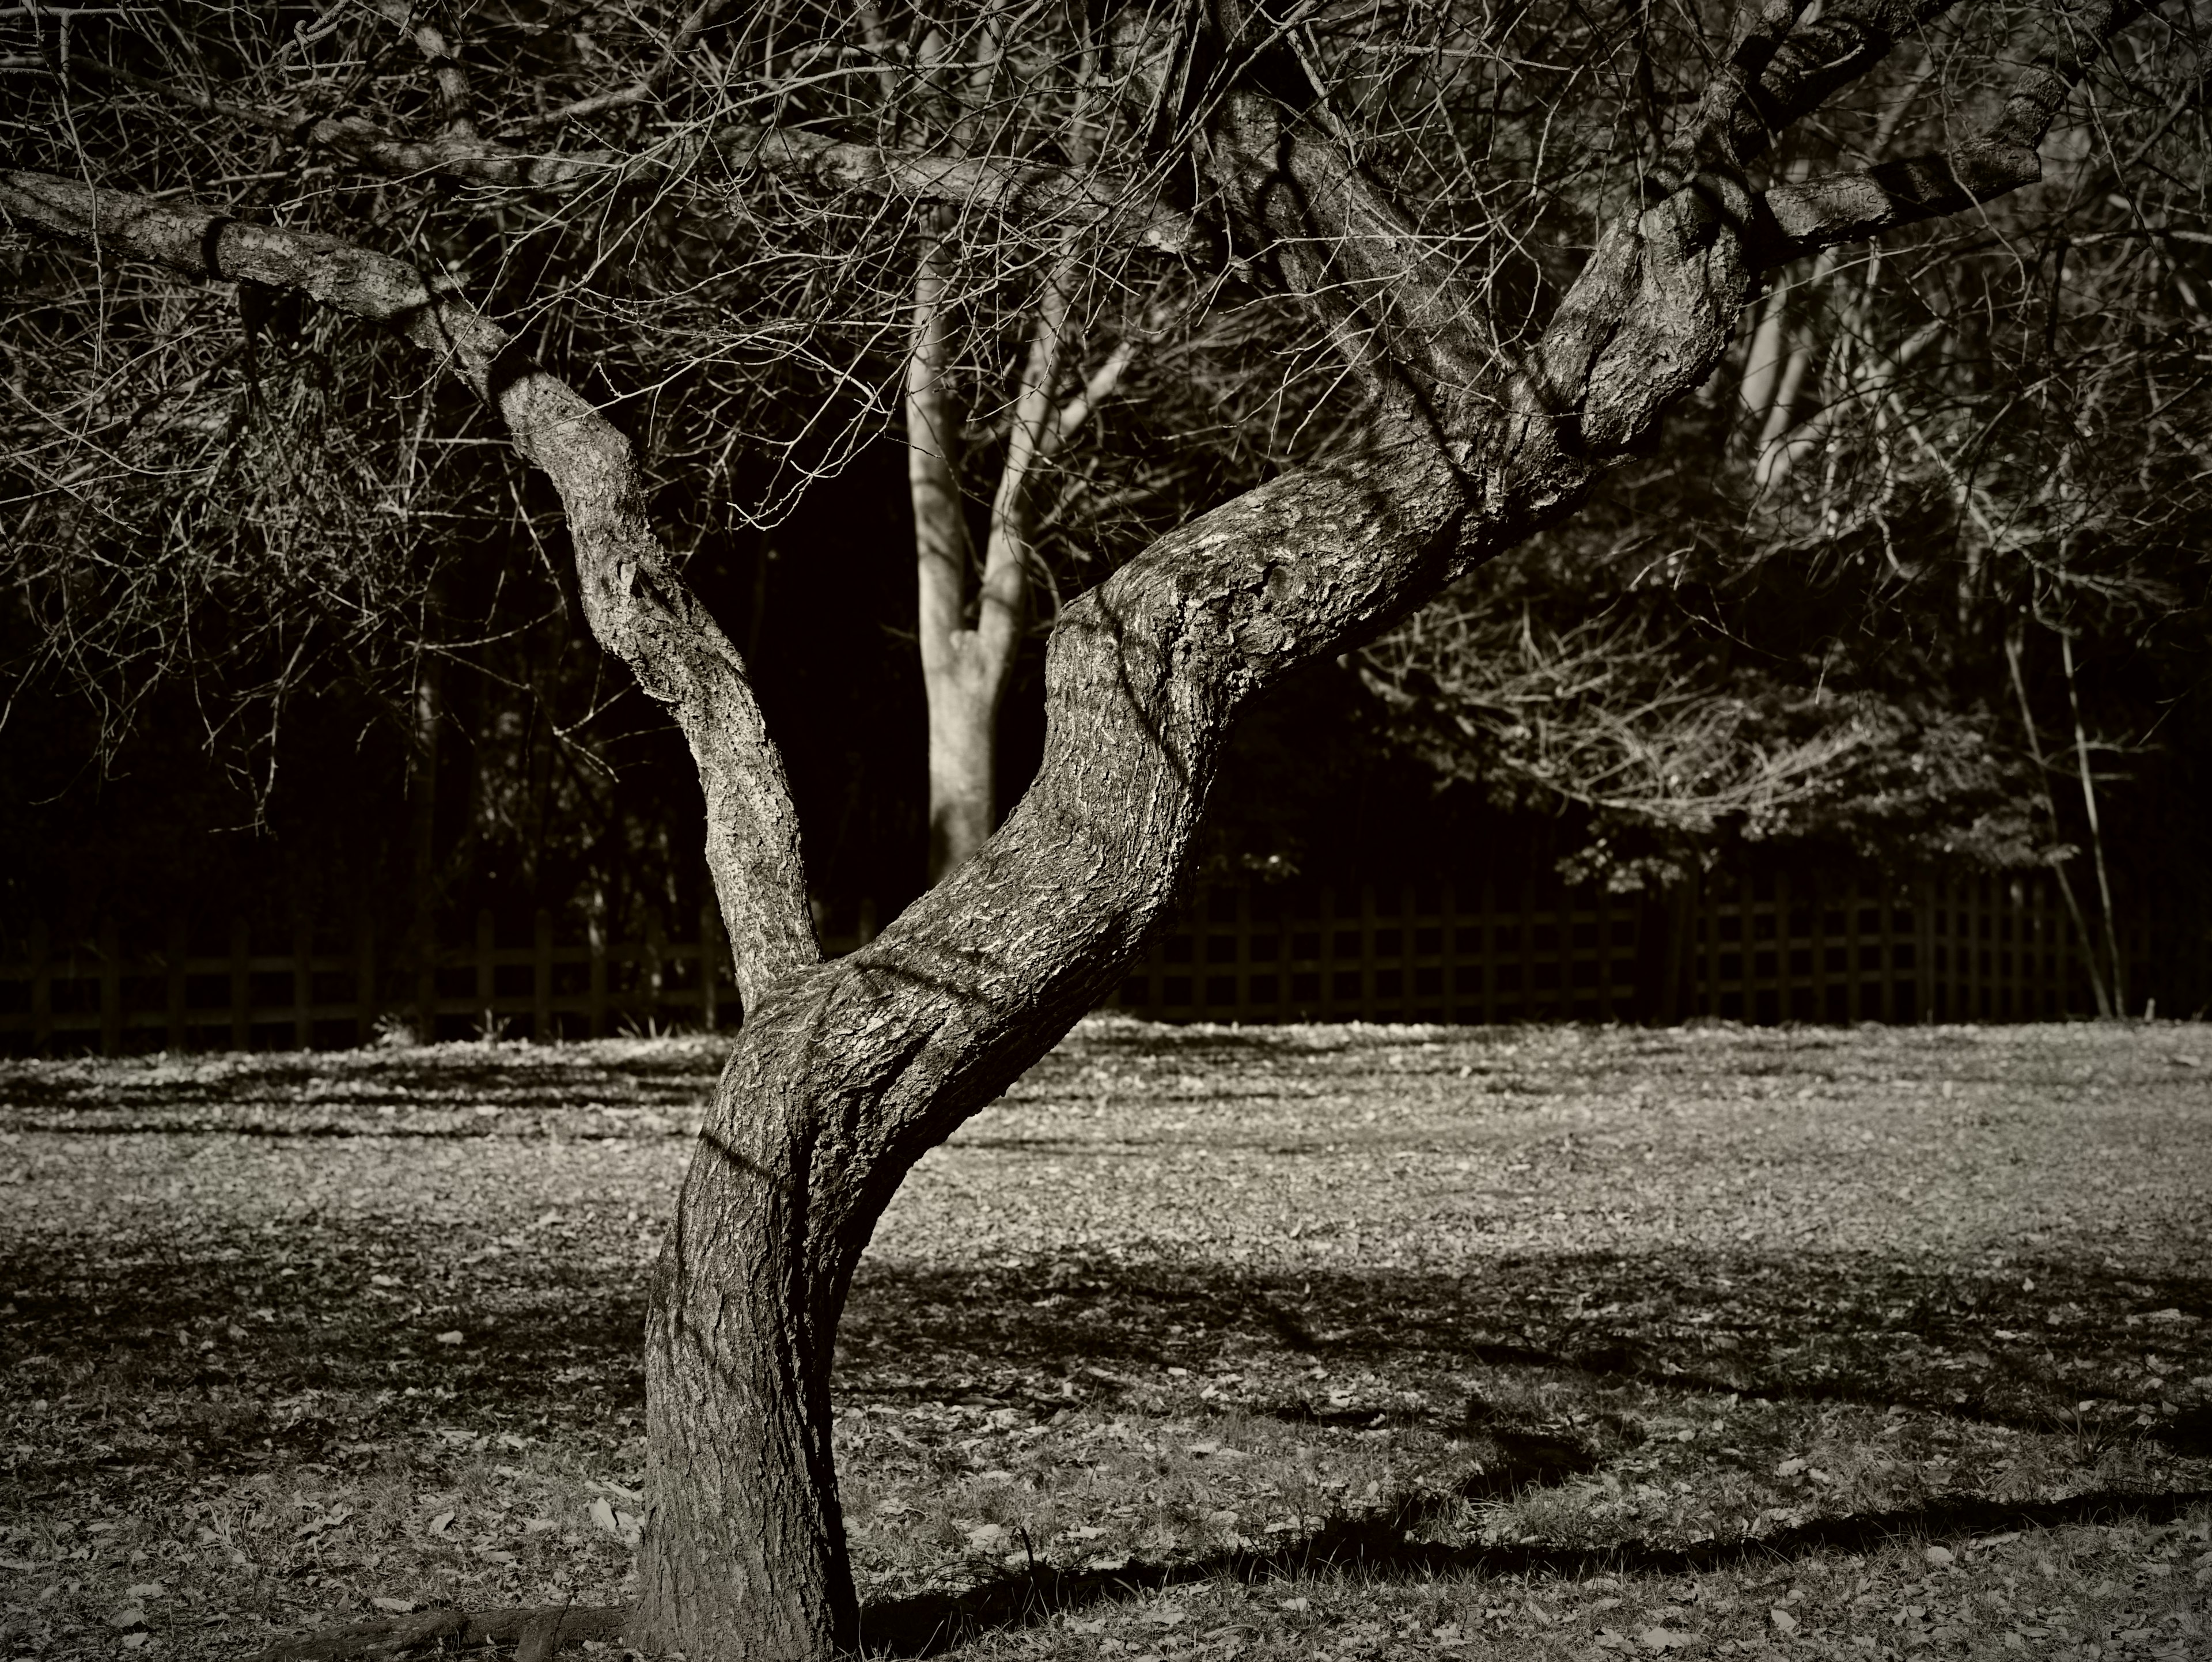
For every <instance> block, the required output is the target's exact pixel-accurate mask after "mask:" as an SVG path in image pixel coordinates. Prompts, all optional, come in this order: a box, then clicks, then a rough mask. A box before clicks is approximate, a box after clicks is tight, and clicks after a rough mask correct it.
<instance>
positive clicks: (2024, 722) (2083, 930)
mask: <svg viewBox="0 0 2212 1662" xmlns="http://www.w3.org/2000/svg"><path fill="white" fill-rule="evenodd" d="M2021 645H2022V641H2021V630H2020V629H2019V628H2017V627H2015V628H2014V629H2010V630H2007V631H2006V632H2005V662H2006V664H2007V665H2008V667H2010V669H2011V671H2012V690H2013V692H2014V694H2015V697H2018V698H2019V700H2020V724H2021V727H2022V728H2025V729H2026V730H2027V748H2028V753H2029V754H2030V755H2032V756H2033V757H2034V758H2035V776H2036V779H2037V780H2038V782H2040V783H2041V785H2042V787H2043V807H2044V811H2045V813H2048V814H2049V815H2050V816H2051V837H2053V838H2054V839H2056V838H2057V835H2058V798H2057V794H2055V793H2054V792H2053V791H2052V790H2051V769H2050V766H2049V764H2046V763H2045V760H2044V758H2043V735H2042V734H2040V733H2039V732H2038V731H2037V730H2036V726H2035V711H2034V709H2033V707H2032V706H2031V705H2030V704H2029V703H2028V702H2027V677H2026V676H2025V675H2023V674H2022V673H2021V667H2020V658H2021ZM2051 875H2052V876H2054V877H2056V878H2057V880H2058V892H2059V894H2060V895H2061V896H2062V897H2063V898H2064V900H2065V902H2066V915H2067V916H2069V917H2070V918H2072V919H2073V921H2074V933H2075V934H2076V935H2078V936H2080V937H2081V961H2082V963H2083V964H2084V965H2087V969H2088V971H2089V995H2090V996H2091V997H2092V998H2093V999H2095V1000H2096V1002H2097V1014H2098V1015H2099V1016H2100V1018H2102V1019H2104V1020H2111V1019H2112V1014H2113V1012H2112V989H2111V987H2110V986H2109V984H2107V983H2106V979H2105V971H2104V967H2103V965H2101V964H2100V963H2099V962H2098V959H2097V940H2096V936H2095V935H2094V934H2092V933H2091V932H2090V928H2089V920H2088V919H2087V918H2086V917H2084V916H2082V915H2081V901H2080V900H2079V899H2077V898H2075V893H2074V880H2073V879H2071V878H2070V877H2069V876H2067V874H2066V865H2065V862H2064V861H2061V860H2055V859H2054V860H2053V861H2051Z"/></svg>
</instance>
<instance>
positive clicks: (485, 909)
mask: <svg viewBox="0 0 2212 1662" xmlns="http://www.w3.org/2000/svg"><path fill="white" fill-rule="evenodd" d="M496 941H497V936H496V934H495V932H494V930H493V928H492V922H491V908H490V907H489V906H479V907H478V908H477V1009H479V1010H481V1011H482V1012H483V1015H482V1017H481V1018H480V1019H481V1020H483V1025H484V1035H485V1037H486V1038H498V1037H499V1017H498V1016H497V1015H496V1014H495V1013H494V1012H493V1010H492V998H493V992H492V989H493V988H494V986H495V985H496V984H497V983H496V982H495V979H494V977H493V974H492V961H491V955H492V950H493V947H494V946H495V943H496Z"/></svg>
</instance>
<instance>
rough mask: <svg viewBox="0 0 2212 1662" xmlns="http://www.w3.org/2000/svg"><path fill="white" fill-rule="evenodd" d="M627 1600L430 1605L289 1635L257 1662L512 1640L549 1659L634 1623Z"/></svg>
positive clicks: (342, 1661) (518, 1648) (306, 1661)
mask: <svg viewBox="0 0 2212 1662" xmlns="http://www.w3.org/2000/svg"><path fill="white" fill-rule="evenodd" d="M630 1616H631V1611H630V1609H629V1606H628V1605H626V1604H617V1605H611V1606H608V1607H605V1608H603V1609H601V1608H590V1607H586V1606H582V1605H577V1604H532V1605H525V1606H522V1607H520V1608H519V1609H513V1610H426V1611H424V1612H423V1613H422V1615H420V1616H380V1617H378V1618H377V1619H376V1620H374V1621H372V1622H350V1623H349V1624H348V1625H347V1626H345V1627H343V1628H339V1629H336V1630H335V1631H331V1632H325V1633H318V1634H311V1635H308V1636H307V1637H306V1638H304V1639H287V1640H284V1641H281V1642H279V1643H277V1644H275V1645H271V1646H270V1647H269V1648H268V1649H267V1650H265V1651H263V1652H262V1653H261V1654H260V1655H259V1656H258V1658H256V1659H255V1662H356V1659H374V1658H378V1657H395V1658H396V1657H404V1656H413V1655H417V1654H420V1653H424V1652H428V1651H429V1650H431V1649H432V1648H433V1647H436V1648H438V1649H444V1648H446V1647H447V1646H449V1645H450V1646H451V1647H453V1648H454V1649H456V1650H458V1649H460V1648H462V1647H465V1646H474V1645H513V1647H514V1657H515V1662H547V1659H549V1658H550V1657H553V1656H555V1655H557V1654H558V1653H560V1652H562V1651H564V1650H567V1649H568V1648H570V1647H573V1646H576V1645H580V1644H582V1643H584V1641H586V1640H592V1639H596V1640H601V1641H605V1640H610V1639H619V1638H620V1637H621V1636H622V1632H623V1627H624V1626H625V1625H626V1624H627V1623H628V1622H629V1619H630Z"/></svg>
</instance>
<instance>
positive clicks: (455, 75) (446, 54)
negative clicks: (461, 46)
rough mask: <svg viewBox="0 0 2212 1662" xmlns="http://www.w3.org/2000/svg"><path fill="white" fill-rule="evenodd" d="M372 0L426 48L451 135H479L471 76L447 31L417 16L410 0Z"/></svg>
mask: <svg viewBox="0 0 2212 1662" xmlns="http://www.w3.org/2000/svg"><path fill="white" fill-rule="evenodd" d="M370 3H371V4H372V5H374V7H375V9H376V10H377V13H378V15H380V16H381V17H383V18H384V19H385V20H386V21H387V22H389V23H391V24H392V25H393V26H394V27H397V28H399V29H403V30H404V31H406V32H407V33H410V34H411V35H413V36H414V37H415V44H416V46H420V47H421V48H422V56H423V57H425V58H428V59H429V61H430V76H431V78H432V79H433V80H434V81H435V82H437V87H438V102H439V105H440V107H441V113H442V114H443V115H444V116H445V118H446V132H447V136H448V137H453V138H473V137H476V131H477V125H476V123H475V122H473V121H471V119H469V78H468V76H467V75H466V73H465V72H464V71H463V70H462V68H461V65H460V60H459V59H458V58H455V57H454V56H453V47H452V46H450V45H449V44H448V43H447V40H446V34H445V31H444V30H442V29H441V28H439V27H437V26H436V25H435V24H432V23H426V22H423V21H421V20H420V19H419V18H417V17H416V15H415V9H414V7H413V6H412V5H410V3H409V0H370Z"/></svg>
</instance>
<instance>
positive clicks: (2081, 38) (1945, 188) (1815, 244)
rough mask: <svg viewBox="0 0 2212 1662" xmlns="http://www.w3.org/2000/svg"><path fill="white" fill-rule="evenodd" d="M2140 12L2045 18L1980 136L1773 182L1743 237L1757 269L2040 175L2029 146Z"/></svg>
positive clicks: (2112, 10) (2112, 5)
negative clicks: (1933, 150) (1900, 157)
mask: <svg viewBox="0 0 2212 1662" xmlns="http://www.w3.org/2000/svg"><path fill="white" fill-rule="evenodd" d="M2142 12H2143V6H2142V0H2092V3H2090V4H2088V5H2087V6H2084V7H2081V8H2079V9H2062V8H2061V7H2059V6H2058V5H2055V4H2054V5H2053V6H2052V7H2051V9H2050V10H2049V11H2047V12H2045V15H2044V18H2043V22H2042V25H2041V27H2039V30H2038V31H2037V36H2036V39H2035V40H2034V42H2033V45H2032V46H2031V48H2030V51H2029V54H2028V59H2027V67H2026V68H2025V69H2023V70H2021V73H2020V75H2019V76H2018V78H2017V79H2016V80H2015V82H2014V84H2013V89H2012V91H2011V93H2010V94H2008V96H2007V98H2006V99H2005V101H2004V103H2003V104H2002V106H2000V107H1999V108H1998V110H1997V112H1996V114H1995V115H1994V116H1992V117H1991V118H1990V119H1989V120H1988V121H1987V122H1986V123H1984V125H1983V126H1982V129H1981V131H1979V132H1978V133H1976V134H1974V135H1972V137H1968V138H1966V139H1964V140H1962V141H1961V142H1960V143H1958V144H1955V145H1954V146H1953V147H1952V148H1951V149H1950V150H1948V152H1945V153H1943V154H1940V155H1920V156H1913V157H1911V158H1908V159H1907V160H1905V161H1885V162H1882V163H1881V164H1880V165H1878V166H1876V167H1866V168H1860V169H1852V170H1850V171H1844V172H1838V173H1832V174H1823V175H1821V176H1820V177H1819V178H1815V179H1809V180H1805V181H1803V182H1802V183H1800V184H1784V185H1776V186H1771V188H1769V189H1768V190H1767V191H1766V192H1765V193H1764V194H1763V195H1762V197H1761V198H1760V200H1759V205H1758V207H1757V209H1756V210H1754V213H1753V221H1752V225H1751V232H1750V242H1751V253H1752V258H1753V262H1754V263H1755V264H1756V265H1758V266H1759V268H1760V269H1762V270H1763V269H1766V268H1770V267H1772V266H1776V265H1784V264H1786V263H1787V262H1789V261H1790V260H1793V259H1797V258H1799V257H1800V256H1801V255H1804V254H1808V253H1814V251H1815V250H1817V249H1820V248H1826V247H1830V246H1832V245H1833V244H1835V243H1838V242H1856V241H1858V240H1862V239H1863V238H1866V237H1870V236H1873V235H1875V234H1877V233H1879V232H1882V231H1888V230H1894V229H1896V228H1899V227H1901V226H1905V225H1913V224H1917V223H1919V222H1921V221H1923V220H1928V219H1940V218H1942V217H1943V216H1946V215H1948V214H1955V213H1959V212H1961V211H1963V210H1966V209H1967V208H1971V207H1973V206H1975V205H1977V204H1980V203H1984V202H1990V201H1993V200H1995V199H1996V198H1998V197H2001V196H2003V195H2005V194H2006V193H2007V192H2012V191H2016V190H2019V189H2020V188H2021V187H2022V186H2027V185H2033V184H2034V183H2036V182H2037V181H2038V180H2040V179H2041V178H2042V177H2043V159H2042V157H2041V156H2040V155H2038V154H2037V147H2038V146H2039V145H2040V144H2041V143H2043V140H2044V137H2045V134H2047V133H2048V132H2049V131H2051V123H2052V122H2053V121H2055V120H2057V118H2058V113H2059V112H2060V111H2061V110H2063V108H2064V107H2066V100H2067V99H2068V98H2069V96H2071V95H2072V93H2073V90H2074V88H2075V87H2076V86H2078V85H2080V84H2081V77H2082V76H2085V75H2087V73H2088V72H2089V66H2090V65H2091V64H2093V63H2094V62H2095V61H2096V59H2097V57H2098V55H2099V54H2100V53H2101V52H2103V50H2104V48H2105V46H2106V43H2107V42H2109V41H2110V40H2112V37H2113V36H2114V35H2115V34H2117V33H2119V32H2120V30H2122V29H2124V28H2125V27H2127V26H2128V25H2129V24H2130V23H2132V22H2133V21H2135V20H2136V18H2138V17H2140V16H2141V15H2142Z"/></svg>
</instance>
